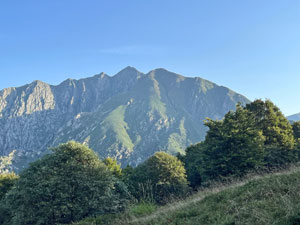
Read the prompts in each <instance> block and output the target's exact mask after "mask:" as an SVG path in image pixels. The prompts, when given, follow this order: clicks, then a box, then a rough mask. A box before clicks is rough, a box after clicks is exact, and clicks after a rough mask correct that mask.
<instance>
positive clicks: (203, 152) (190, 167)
mask: <svg viewBox="0 0 300 225" xmlns="http://www.w3.org/2000/svg"><path fill="white" fill-rule="evenodd" d="M205 125H206V126H207V127H208V131H207V135H206V137H205V140H204V141H202V142H200V143H198V144H195V145H192V146H190V147H188V148H187V149H186V152H185V155H180V154H178V155H177V156H172V155H169V154H167V153H165V152H156V153H155V154H154V155H153V156H151V157H150V158H149V159H148V160H146V161H145V162H143V163H141V164H140V165H138V166H137V167H135V168H133V167H131V166H127V167H125V168H123V169H122V168H121V166H120V165H119V164H118V163H117V162H116V160H114V159H112V158H106V159H104V160H100V159H99V158H98V156H97V155H96V154H95V152H93V151H92V150H91V149H89V148H88V147H86V146H84V145H81V144H79V143H76V142H74V141H71V142H68V143H65V144H61V145H60V146H58V147H56V148H53V149H51V150H52V152H53V153H52V154H49V155H46V156H44V157H43V158H41V159H39V160H37V161H35V162H33V163H31V164H30V166H29V167H28V168H27V169H25V170H24V171H22V172H21V173H20V174H19V176H18V175H15V174H13V173H2V174H0V224H4V225H6V224H12V225H21V224H22V225H27V224H28V225H29V224H37V225H38V224H51V225H52V224H53V225H54V224H68V223H71V222H74V221H78V220H81V219H83V218H85V217H93V216H97V215H103V214H111V213H118V212H121V211H124V210H125V209H126V207H128V205H129V204H134V203H137V202H142V201H150V202H153V203H156V204H165V203H167V202H169V201H170V200H171V199H174V198H180V197H185V196H186V195H188V194H189V193H191V192H192V191H193V189H196V188H198V187H201V186H203V185H206V184H207V183H209V182H210V181H213V180H216V179H222V178H224V177H228V176H238V177H241V176H244V175H245V174H247V173H248V172H249V171H252V170H260V169H265V168H274V167H280V166H285V165H288V164H290V163H294V162H298V161H299V155H300V154H299V149H300V148H299V147H300V122H295V123H293V124H291V123H290V122H289V121H288V120H287V119H286V118H285V117H284V115H283V114H282V113H281V111H280V110H279V108H278V107H277V106H275V105H274V104H273V103H272V102H271V101H269V100H266V101H262V100H256V101H254V102H252V103H249V104H247V105H245V106H242V105H240V104H238V105H237V108H236V110H235V111H230V112H228V113H227V114H226V115H225V117H224V119H222V120H211V119H207V120H206V121H205Z"/></svg>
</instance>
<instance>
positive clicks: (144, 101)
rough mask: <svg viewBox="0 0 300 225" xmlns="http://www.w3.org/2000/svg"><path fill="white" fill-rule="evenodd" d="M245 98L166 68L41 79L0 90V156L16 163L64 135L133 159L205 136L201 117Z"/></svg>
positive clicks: (108, 153) (103, 154)
mask: <svg viewBox="0 0 300 225" xmlns="http://www.w3.org/2000/svg"><path fill="white" fill-rule="evenodd" d="M237 102H241V103H248V102H249V100H248V99H247V98H245V97H244V96H242V95H239V94H237V93H235V92H233V91H231V90H230V89H228V88H226V87H222V86H218V85H216V84H214V83H212V82H209V81H207V80H204V79H201V78H198V77H197V78H188V77H184V76H181V75H178V74H175V73H172V72H169V71H167V70H164V69H156V70H153V71H150V72H149V73H148V74H143V73H141V72H139V71H137V70H136V69H134V68H132V67H127V68H125V69H124V70H122V71H121V72H119V73H118V74H116V75H115V76H113V77H110V76H108V75H106V74H104V73H101V74H99V75H96V76H94V77H90V78H86V79H80V80H72V79H68V80H66V81H64V82H62V83H61V84H59V85H57V86H52V85H49V84H46V83H43V82H41V81H34V82H33V83H31V84H28V85H25V86H22V87H18V88H7V89H4V90H2V91H1V92H0V155H8V154H9V153H10V152H12V151H13V150H16V152H15V160H14V166H15V169H16V170H18V169H22V168H23V167H24V166H26V165H27V163H28V162H30V161H33V160H35V159H37V158H39V157H41V156H42V155H43V154H45V153H47V152H48V150H47V148H48V147H51V146H56V145H58V144H59V143H62V142H66V141H68V140H76V141H79V142H82V143H85V144H87V145H88V146H89V147H90V148H92V149H94V150H95V151H96V152H98V153H99V155H100V157H102V158H103V157H107V156H111V157H114V158H116V159H117V160H118V161H120V162H122V163H124V164H127V163H130V164H131V165H137V164H138V163H140V162H142V161H144V160H145V159H146V158H148V157H149V156H150V155H152V154H153V153H154V152H155V151H159V150H163V151H167V152H169V153H176V152H180V151H183V150H184V149H185V147H186V146H188V145H190V144H192V143H195V142H199V141H201V140H203V138H204V136H205V133H206V128H205V127H204V125H203V120H204V119H205V118H206V117H209V118H212V119H221V118H222V117H223V116H224V115H225V113H226V112H228V111H229V110H234V109H235V105H236V103H237Z"/></svg>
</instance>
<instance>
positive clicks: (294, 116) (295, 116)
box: [287, 113, 300, 121]
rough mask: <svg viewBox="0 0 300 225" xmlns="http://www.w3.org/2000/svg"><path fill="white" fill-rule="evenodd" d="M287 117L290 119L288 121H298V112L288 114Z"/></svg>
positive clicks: (299, 116) (299, 117) (299, 115)
mask: <svg viewBox="0 0 300 225" xmlns="http://www.w3.org/2000/svg"><path fill="white" fill-rule="evenodd" d="M287 118H288V120H290V121H299V120H300V113H297V114H294V115H291V116H288V117H287Z"/></svg>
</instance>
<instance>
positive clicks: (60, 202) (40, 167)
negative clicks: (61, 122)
mask: <svg viewBox="0 0 300 225" xmlns="http://www.w3.org/2000/svg"><path fill="white" fill-rule="evenodd" d="M52 151H53V154H50V155H47V156H45V157H43V158H42V159H40V160H38V161H36V162H34V163H32V164H31V165H30V166H29V167H28V168H27V169H25V170H24V171H23V172H22V173H21V174H20V179H19V180H18V181H17V182H16V185H15V187H14V188H13V189H12V190H11V191H9V192H8V193H7V195H6V199H5V200H6V205H7V207H8V209H9V213H10V214H11V220H10V221H8V222H7V224H12V225H21V224H22V225H26V224H28V225H29V224H58V223H70V222H72V221H77V220H80V219H82V218H84V217H86V216H93V215H98V214H104V213H110V212H115V211H118V210H121V209H122V208H123V207H124V206H125V203H126V202H127V201H126V198H124V196H126V188H125V187H124V185H123V186H122V185H120V182H117V180H116V179H115V178H114V176H113V175H112V174H111V172H110V171H109V169H108V168H107V167H106V166H105V164H104V163H103V162H102V161H100V160H99V158H98V157H97V156H96V154H95V153H94V152H93V151H92V150H91V149H89V148H87V147H85V146H84V145H81V144H79V143H76V142H68V143H66V144H62V145H60V146H58V147H56V148H53V149H52ZM124 193H125V194H124ZM120 195H122V196H120Z"/></svg>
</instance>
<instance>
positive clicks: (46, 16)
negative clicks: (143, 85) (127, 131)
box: [0, 0, 300, 115]
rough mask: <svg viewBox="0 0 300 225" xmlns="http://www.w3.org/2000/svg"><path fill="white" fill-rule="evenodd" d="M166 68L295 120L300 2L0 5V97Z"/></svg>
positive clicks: (69, 0) (135, 0) (73, 0)
mask: <svg viewBox="0 0 300 225" xmlns="http://www.w3.org/2000/svg"><path fill="white" fill-rule="evenodd" d="M128 65H130V66H133V67H136V68H137V69H138V70H140V71H142V72H148V71H149V70H151V69H154V68H161V67H163V68H166V69H168V70H170V71H174V72H177V73H180V74H183V75H186V76H200V77H202V78H205V79H208V80H211V81H213V82H215V83H217V84H220V85H223V86H227V87H229V88H231V89H233V90H235V91H237V92H239V93H241V94H243V95H245V96H247V97H248V98H249V99H250V100H254V99H255V98H262V99H265V98H269V99H271V100H272V101H273V102H274V103H275V104H277V105H278V106H279V107H280V108H281V110H282V111H283V112H284V113H285V114H286V115H290V114H293V113H298V112H300V104H299V97H300V1H299V0H280V1H279V0H263V1H262V0H243V1H241V0H226V1H224V0H206V1H202V0H195V1H190V0H182V1H177V0H109V1H104V0H103V1H102V0H94V1H92V0H82V1H78V0H51V1H40V0H36V1H32V0H26V1H23V0H19V1H17V0H11V1H1V2H0V89H2V88H5V87H10V86H20V85H23V84H25V83H30V82H31V81H33V80H42V81H45V82H48V83H51V84H58V83H59V82H61V81H63V80H64V79H66V78H82V77H87V76H92V75H94V74H97V73H100V72H102V71H104V72H106V73H108V74H110V75H113V74H115V73H117V72H118V71H119V70H121V69H122V68H124V67H126V66H128Z"/></svg>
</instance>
